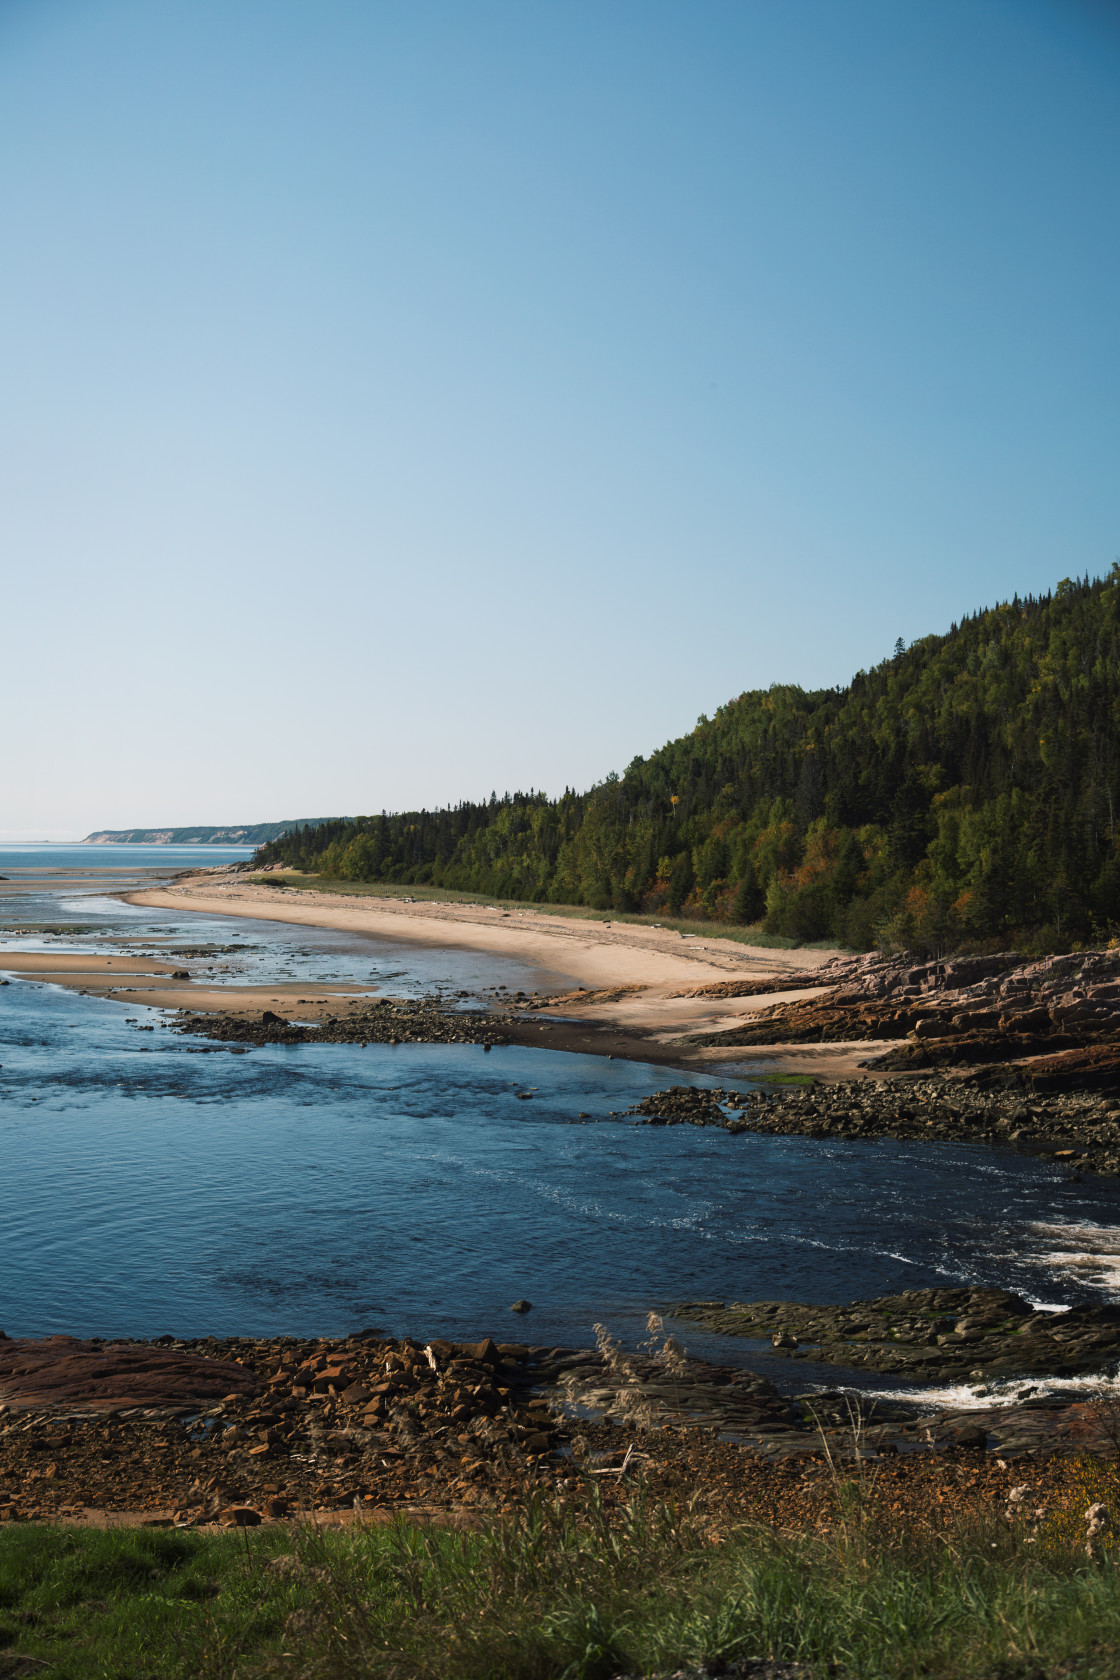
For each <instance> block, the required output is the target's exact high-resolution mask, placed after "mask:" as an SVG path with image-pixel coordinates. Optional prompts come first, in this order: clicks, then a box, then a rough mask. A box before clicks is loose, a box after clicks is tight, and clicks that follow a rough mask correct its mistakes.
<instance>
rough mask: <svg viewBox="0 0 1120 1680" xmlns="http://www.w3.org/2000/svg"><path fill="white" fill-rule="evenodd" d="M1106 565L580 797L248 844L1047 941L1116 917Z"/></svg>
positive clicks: (361, 867) (493, 886) (1098, 933)
mask: <svg viewBox="0 0 1120 1680" xmlns="http://www.w3.org/2000/svg"><path fill="white" fill-rule="evenodd" d="M1118 723H1120V565H1117V566H1114V567H1113V568H1112V571H1111V573H1110V574H1109V576H1108V577H1107V578H1106V579H1103V580H1099V579H1098V580H1094V581H1090V580H1089V579H1085V580H1083V581H1080V582H1073V581H1070V580H1069V579H1066V580H1065V581H1063V582H1062V583H1060V584H1059V585H1058V586H1057V588H1056V590H1055V591H1054V592H1053V594H1050V595H1044V596H1041V597H1039V598H1033V597H1032V598H1029V599H1027V600H1018V599H1016V600H1014V601H1011V602H1008V603H1006V604H1004V605H1002V606H998V607H994V608H992V609H990V610H988V611H984V612H979V613H976V614H974V615H973V616H972V617H970V618H967V619H965V620H964V621H963V622H962V623H960V624H959V625H954V626H953V627H952V629H951V630H950V631H949V633H948V634H947V635H942V636H927V637H924V638H923V639H922V640H921V641H918V642H915V643H913V644H912V646H910V647H909V648H906V647H904V646H903V645H902V644H901V643H899V644H898V645H897V646H896V649H895V652H894V654H893V656H892V657H891V658H889V659H886V660H884V661H883V663H882V664H880V665H877V666H876V667H875V668H874V670H871V671H861V672H860V673H859V675H858V676H857V677H855V679H854V680H853V681H852V682H851V683H850V684H849V685H848V687H847V688H843V689H825V690H818V691H806V690H803V689H800V688H794V687H781V686H775V687H772V688H770V689H767V690H764V691H756V692H753V693H748V694H741V695H740V696H739V697H738V699H736V700H732V701H730V702H729V703H728V704H727V705H726V706H723V707H721V708H720V710H719V711H718V712H717V713H716V715H715V716H714V717H713V718H710V719H709V718H706V717H702V718H701V719H700V720H699V722H698V723H697V725H696V727H695V729H693V730H692V732H691V733H690V734H688V735H684V736H682V737H681V738H680V739H679V740H676V741H670V742H669V743H668V745H667V746H664V747H662V748H660V750H659V751H657V752H655V753H653V754H652V755H651V756H650V757H649V758H636V759H634V761H633V763H632V764H631V765H630V766H629V767H628V768H627V770H626V772H625V774H624V775H622V776H618V775H611V776H608V777H607V778H606V780H605V781H604V782H602V783H600V784H599V785H598V786H597V787H594V788H592V789H591V790H590V791H589V792H587V793H582V794H577V793H573V792H570V791H569V792H566V793H565V794H564V795H563V796H562V797H561V798H559V799H555V800H550V799H548V798H546V797H545V795H544V794H538V793H530V794H514V795H507V796H506V797H505V798H502V799H499V798H497V797H496V796H494V795H492V796H491V798H490V800H489V801H488V802H486V803H483V804H477V805H475V804H464V805H460V806H458V807H457V808H455V809H453V810H452V809H448V810H444V811H416V812H407V813H402V814H399V815H392V816H388V815H382V816H379V817H359V818H357V819H355V820H348V821H338V822H334V823H323V824H321V825H320V826H318V827H317V828H315V829H314V830H313V831H311V830H301V831H299V832H297V833H292V834H289V835H286V836H284V837H283V838H281V839H279V840H275V841H273V842H271V843H270V844H268V845H266V846H263V847H262V848H261V849H260V851H259V852H258V854H257V858H258V861H259V862H262V863H263V862H284V863H288V864H291V865H296V866H300V867H303V868H308V869H314V870H317V871H319V872H320V873H323V874H328V875H332V876H337V877H341V878H343V879H354V880H379V881H397V882H400V883H402V884H408V885H421V884H424V883H431V884H433V885H439V886H443V887H450V888H453V889H468V890H473V891H478V892H484V893H490V894H494V895H496V896H502V897H508V898H521V899H527V900H531V901H535V902H553V903H569V904H587V905H592V906H595V907H597V908H601V909H606V908H613V909H616V910H643V911H652V912H655V913H661V914H668V915H679V916H688V917H695V918H698V919H710V920H712V921H716V922H721V921H722V922H740V923H753V922H757V921H759V920H763V921H764V923H765V926H766V928H767V929H768V930H769V931H771V932H774V933H781V934H787V935H791V936H793V937H796V938H799V939H804V940H818V939H835V940H837V941H838V942H839V943H842V944H845V945H849V946H852V947H856V948H863V947H870V946H872V945H873V944H876V943H879V944H884V945H887V946H907V947H910V948H915V947H926V948H929V949H937V948H943V947H946V946H952V945H960V944H983V943H987V942H991V941H996V942H999V943H1011V942H1018V943H1020V944H1025V945H1028V946H1031V945H1033V946H1035V947H1037V948H1040V949H1041V948H1054V947H1060V946H1064V945H1068V944H1069V943H1071V942H1074V941H1077V940H1085V939H1093V940H1099V939H1102V938H1105V937H1108V936H1109V935H1110V934H1111V932H1112V931H1113V930H1114V929H1115V928H1116V927H1117V925H1118V924H1120V857H1118V845H1117V841H1118V835H1117V827H1116V825H1117V821H1118V820H1120V779H1118V776H1120V763H1118V757H1117V726H1118Z"/></svg>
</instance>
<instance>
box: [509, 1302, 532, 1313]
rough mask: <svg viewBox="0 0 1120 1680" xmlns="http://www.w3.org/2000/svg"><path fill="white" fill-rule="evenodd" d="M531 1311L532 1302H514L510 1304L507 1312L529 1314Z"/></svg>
mask: <svg viewBox="0 0 1120 1680" xmlns="http://www.w3.org/2000/svg"><path fill="white" fill-rule="evenodd" d="M532 1309H533V1303H532V1301H514V1302H513V1303H512V1305H511V1306H510V1309H509V1310H510V1312H517V1313H527V1312H531V1311H532Z"/></svg>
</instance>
